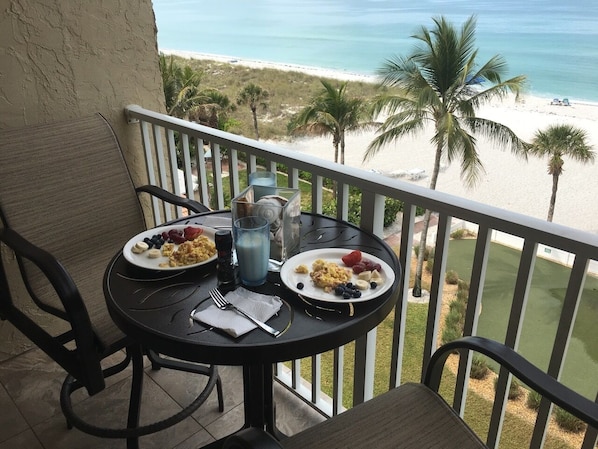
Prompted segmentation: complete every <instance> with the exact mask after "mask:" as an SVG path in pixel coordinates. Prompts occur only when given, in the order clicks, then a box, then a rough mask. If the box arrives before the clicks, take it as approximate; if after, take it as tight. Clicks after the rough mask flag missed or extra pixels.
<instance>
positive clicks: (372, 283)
mask: <svg viewBox="0 0 598 449" xmlns="http://www.w3.org/2000/svg"><path fill="white" fill-rule="evenodd" d="M376 287H378V284H376V283H375V282H374V281H372V282H370V288H371V289H372V290H373V289H375V288H376Z"/></svg>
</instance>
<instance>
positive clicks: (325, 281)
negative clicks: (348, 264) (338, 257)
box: [309, 259, 351, 292]
mask: <svg viewBox="0 0 598 449" xmlns="http://www.w3.org/2000/svg"><path fill="white" fill-rule="evenodd" d="M309 275H310V277H311V279H312V281H314V284H315V285H316V286H318V287H320V288H322V289H324V291H325V292H331V291H332V290H334V288H335V287H336V286H337V285H338V284H342V283H345V282H348V281H349V280H350V279H351V270H349V269H347V268H344V267H341V266H339V265H338V264H336V263H334V262H327V261H325V260H324V259H317V260H316V261H315V262H314V263H313V264H312V271H311V273H310V274H309Z"/></svg>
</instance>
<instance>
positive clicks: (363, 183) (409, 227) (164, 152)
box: [126, 105, 598, 449]
mask: <svg viewBox="0 0 598 449" xmlns="http://www.w3.org/2000/svg"><path fill="white" fill-rule="evenodd" d="M126 113H127V117H128V118H129V121H130V122H131V123H137V122H138V123H139V125H137V126H140V130H141V135H142V139H143V146H144V151H145V158H146V161H147V167H148V176H149V181H150V183H153V184H156V185H160V186H162V187H164V188H167V189H170V190H174V191H175V192H177V193H180V187H179V185H178V183H177V182H174V183H173V182H172V180H173V179H174V180H177V179H178V177H177V168H178V167H177V163H176V161H177V151H176V148H177V145H176V144H178V145H179V146H180V148H181V149H182V151H180V152H179V158H180V164H181V168H182V169H183V171H184V175H185V176H184V178H185V180H186V181H185V185H186V191H187V192H188V196H189V197H191V198H193V199H196V200H199V201H202V202H204V203H206V204H208V203H210V202H211V204H212V207H215V208H224V207H225V200H224V195H223V185H224V184H223V183H228V184H229V186H230V192H231V195H232V196H234V195H236V194H238V193H239V191H240V183H239V169H238V166H239V164H238V162H239V160H240V158H243V160H245V161H246V163H247V172H248V173H249V172H251V171H254V170H255V169H256V161H257V160H258V158H259V159H260V160H262V161H265V166H266V168H267V169H270V170H272V171H274V170H276V168H277V164H278V167H280V166H283V167H286V169H287V170H286V171H287V172H288V183H289V187H294V188H297V186H298V183H299V171H305V172H308V173H310V174H311V177H312V188H311V204H312V212H318V213H319V212H322V193H323V189H324V187H323V180H324V179H325V178H329V179H332V180H334V181H336V183H337V204H338V206H337V211H336V214H337V218H339V219H342V220H346V219H347V212H348V199H349V186H353V187H357V188H358V189H360V190H361V192H362V200H361V215H360V216H361V222H360V226H361V228H363V229H366V230H368V231H371V232H373V233H375V234H377V235H379V236H382V233H383V216H384V199H385V197H391V198H396V199H399V200H401V201H403V202H404V205H405V207H404V213H403V215H402V223H401V237H400V245H399V248H398V257H399V261H400V263H401V265H402V267H403V269H404V278H403V279H404V280H403V282H402V284H401V286H400V298H399V302H398V304H397V306H396V309H395V313H394V331H393V339H392V346H391V347H389V348H387V349H386V350H388V351H390V354H389V356H388V357H387V358H388V360H390V367H389V372H390V375H389V378H388V379H387V382H386V384H387V385H388V388H392V387H394V386H396V385H399V384H401V383H402V380H401V373H402V367H403V355H404V350H403V349H404V344H405V323H406V320H407V311H408V308H407V305H408V296H409V295H410V293H409V277H410V271H411V270H410V266H411V264H410V261H411V257H412V246H413V235H414V225H415V222H416V216H415V211H416V207H421V208H424V209H430V210H432V211H434V212H435V214H436V216H437V218H438V224H437V227H436V233H435V243H434V238H430V239H428V243H429V244H430V245H433V246H435V258H434V260H435V263H434V264H433V269H432V277H431V284H430V301H429V306H428V312H427V327H426V332H425V336H422V338H423V340H424V351H423V353H422V354H421V360H422V366H425V364H426V363H427V361H428V360H429V357H430V355H431V354H432V353H433V351H434V349H435V348H436V345H437V340H438V338H437V337H438V333H439V329H440V311H441V306H442V301H443V286H444V275H445V267H446V262H447V256H448V243H449V239H450V234H451V230H452V228H453V229H454V227H455V226H467V227H474V228H476V232H477V239H476V244H475V252H474V255H473V260H472V276H471V279H470V280H469V281H470V289H469V300H468V305H467V311H466V315H465V324H464V334H465V335H476V332H477V321H478V316H479V313H480V309H481V302H482V294H483V290H484V282H485V279H486V268H487V263H488V255H489V248H490V242H491V241H492V240H495V239H499V240H501V241H508V243H509V244H510V245H516V246H518V247H519V249H520V250H521V251H520V253H519V254H520V258H519V266H518V268H517V272H516V281H515V286H514V289H513V293H512V306H511V311H510V314H509V318H508V324H507V329H506V333H505V335H506V336H505V340H504V342H505V343H506V344H507V345H509V346H511V347H513V348H515V349H517V348H518V347H519V342H520V336H521V330H522V325H523V320H524V318H525V316H526V306H527V300H528V295H529V293H530V285H531V283H532V282H531V281H532V276H533V270H534V267H535V265H536V259H537V257H538V255H545V254H546V253H547V252H550V253H551V254H552V256H554V257H555V259H556V260H558V261H559V262H561V263H565V264H569V266H570V276H569V279H568V283H567V285H566V286H565V287H566V288H564V291H565V293H564V297H563V298H562V300H563V302H562V304H563V305H562V307H561V310H559V312H558V316H557V317H556V318H555V320H556V322H558V324H557V325H556V331H555V338H554V344H553V347H552V351H551V354H550V356H549V361H548V364H547V367H546V371H547V372H548V373H550V374H551V375H552V376H554V377H556V378H560V376H561V373H562V371H563V366H564V362H565V360H566V356H567V351H568V348H569V344H570V343H571V341H572V338H573V337H572V330H573V327H574V325H575V322H576V315H577V310H578V306H579V304H580V301H581V297H582V292H583V287H584V282H585V279H586V277H587V276H589V275H590V273H592V272H593V273H596V272H598V269H596V264H597V262H596V261H597V260H598V236H597V235H594V234H589V233H586V232H583V231H580V230H576V229H572V228H568V227H564V226H560V225H558V224H554V223H548V222H545V221H542V220H538V219H535V218H532V217H529V216H525V215H521V214H517V213H513V212H509V211H506V210H501V209H498V208H495V207H491V206H488V205H484V204H480V203H475V202H472V201H469V200H467V199H464V198H459V197H455V196H452V195H448V194H444V193H442V192H437V191H432V190H429V189H426V188H422V187H420V186H417V185H413V184H410V183H406V182H403V181H400V180H395V179H390V178H387V177H384V176H382V175H380V174H376V173H371V172H367V171H364V170H361V169H357V168H352V167H346V166H342V165H338V164H335V163H332V162H327V161H324V160H321V159H318V158H314V157H311V156H307V155H304V154H301V153H297V152H293V151H289V150H287V149H285V148H283V147H281V146H275V145H272V144H267V143H263V142H258V141H255V140H251V139H247V138H244V137H239V136H236V135H232V134H229V133H225V132H222V131H219V130H215V129H212V128H208V127H205V126H201V125H197V124H193V123H190V122H187V121H184V120H180V119H176V118H172V117H169V116H167V115H164V114H160V113H156V112H153V111H149V110H146V109H143V108H141V107H139V106H134V105H132V106H129V107H127V108H126ZM175 133H176V142H175ZM204 144H206V146H209V150H210V152H211V158H210V160H209V161H208V160H207V159H206V156H205V154H206V153H204V151H199V152H196V155H195V157H194V159H193V160H192V158H191V156H190V154H191V152H190V150H189V149H190V146H191V147H194V148H204ZM223 151H226V154H227V158H226V159H227V161H228V172H229V176H228V177H224V178H223V176H222V173H223V169H222V165H221V159H222V158H221V155H222V153H223ZM206 162H211V163H210V164H207V163H206ZM192 167H196V171H197V177H198V183H199V185H198V188H197V190H196V191H195V192H194V186H193V182H192V179H193V177H192ZM171 214H172V212H171V211H164V210H159V209H157V207H156V208H155V209H154V216H155V221H156V224H159V223H162V222H164V221H167V220H170V219H172V218H174V217H173V216H172V215H171ZM432 237H434V236H432ZM376 337H377V332H376V329H374V330H372V331H371V332H370V333H369V334H368V335H367V336H364V337H363V338H361V339H360V340H359V341H357V342H355V359H354V364H355V369H354V370H352V372H354V373H361V374H357V375H355V377H354V379H353V385H354V387H353V396H352V397H353V405H355V404H358V403H360V402H362V401H364V400H368V399H370V398H371V397H372V396H373V394H374V393H373V392H374V387H373V385H374V374H375V373H374V371H375V370H374V362H375V358H376V355H377V354H376V351H378V353H379V351H380V350H381V349H380V348H378V349H376ZM343 360H344V351H343V348H338V349H337V350H336V351H334V363H335V372H336V373H343ZM311 362H312V370H311V372H312V375H311V379H308V380H307V384H306V383H305V382H302V381H301V380H302V379H301V377H300V374H299V372H300V371H299V370H300V361H293V363H292V369H291V370H290V372H289V370H287V369H283V366H282V365H280V366H279V367H278V370H277V373H278V380H279V381H280V382H281V383H283V384H285V385H286V386H287V387H288V388H290V389H292V390H293V391H294V392H295V393H296V394H297V395H299V396H301V397H302V398H303V399H304V400H306V401H307V402H309V403H311V404H312V405H313V406H314V407H315V408H317V409H319V410H320V411H321V412H322V413H324V414H326V415H333V414H336V413H338V412H340V411H342V409H343V404H342V403H341V399H342V398H341V396H342V385H343V378H342V374H337V375H335V376H334V385H333V391H334V394H333V395H332V398H331V400H326V399H324V398H325V397H326V395H325V394H324V393H322V392H321V391H320V388H319V387H318V386H319V385H320V378H321V368H320V356H315V357H313V358H312V361H311ZM470 364H471V360H470V358H469V359H468V360H463V359H462V360H461V362H460V365H459V368H458V371H457V389H456V391H455V395H454V402H453V405H454V407H455V408H456V409H457V410H459V411H460V412H461V414H463V413H464V409H465V398H466V395H467V391H468V378H469V376H468V373H469V368H470ZM510 382H511V379H510V378H509V377H508V376H507V375H506V374H504V373H500V375H499V377H498V381H497V384H496V397H497V398H498V399H497V400H496V401H495V406H494V408H493V410H492V416H491V422H490V427H489V429H488V434H487V435H485V436H484V435H482V438H484V437H485V438H486V441H487V444H488V446H489V447H498V442H499V439H500V434H501V429H502V424H503V420H504V415H505V408H506V403H507V399H506V398H507V394H506V393H507V392H508V389H509V384H510ZM306 385H308V386H306ZM309 386H311V388H310V387H309ZM597 387H598V386H597V385H596V383H595V382H592V385H590V386H589V392H588V391H585V392H581V391H580V392H581V393H582V394H585V395H586V396H588V395H590V396H591V398H592V399H594V396H595V395H596V393H597V390H596V388H597ZM345 406H346V404H345ZM550 413H551V406H550V405H549V404H547V403H544V402H542V404H541V406H540V409H539V411H538V417H537V420H536V423H535V427H534V431H533V435H532V437H531V443H530V447H531V448H541V447H542V446H543V444H544V439H545V434H546V429H547V427H548V422H549V419H550ZM596 436H597V435H596V430H595V429H589V430H587V431H586V434H585V438H584V442H583V443H582V446H581V447H582V448H585V449H589V448H593V447H594V445H595V442H596Z"/></svg>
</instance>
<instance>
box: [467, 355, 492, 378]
mask: <svg viewBox="0 0 598 449" xmlns="http://www.w3.org/2000/svg"><path fill="white" fill-rule="evenodd" d="M489 372H490V368H488V364H487V363H486V360H485V359H484V358H482V357H479V356H474V357H473V359H471V370H470V371H469V377H471V378H472V379H478V380H482V379H485V378H486V376H488V373H489Z"/></svg>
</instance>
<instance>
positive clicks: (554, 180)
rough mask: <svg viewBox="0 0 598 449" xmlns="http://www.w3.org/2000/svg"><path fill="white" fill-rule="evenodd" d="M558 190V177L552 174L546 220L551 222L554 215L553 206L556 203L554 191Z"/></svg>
mask: <svg viewBox="0 0 598 449" xmlns="http://www.w3.org/2000/svg"><path fill="white" fill-rule="evenodd" d="M558 188H559V175H558V174H556V173H553V174H552V194H551V195H550V205H549V206H548V218H546V220H548V221H552V216H553V215H554V205H555V203H556V191H557V189H558Z"/></svg>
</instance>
